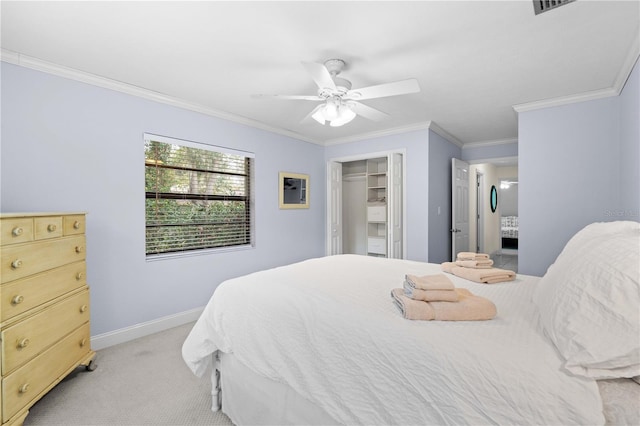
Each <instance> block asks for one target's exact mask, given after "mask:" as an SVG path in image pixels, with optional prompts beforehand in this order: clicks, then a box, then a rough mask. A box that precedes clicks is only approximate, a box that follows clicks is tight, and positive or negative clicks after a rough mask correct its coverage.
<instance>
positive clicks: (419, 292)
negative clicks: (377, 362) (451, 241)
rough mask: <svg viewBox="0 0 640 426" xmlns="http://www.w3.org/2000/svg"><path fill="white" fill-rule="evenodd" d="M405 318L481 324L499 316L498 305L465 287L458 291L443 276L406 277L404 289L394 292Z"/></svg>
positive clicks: (392, 293)
mask: <svg viewBox="0 0 640 426" xmlns="http://www.w3.org/2000/svg"><path fill="white" fill-rule="evenodd" d="M391 298H392V300H393V302H394V303H395V304H396V306H397V307H398V309H400V312H401V313H402V316H403V317H405V318H406V319H410V320H427V321H429V320H436V321H478V320H490V319H492V318H493V317H495V316H496V306H495V305H494V304H493V302H491V301H490V300H488V299H485V298H484V297H480V296H475V295H474V294H472V293H471V292H470V291H469V290H467V289H464V288H455V286H454V285H453V283H452V282H451V280H450V279H449V278H447V277H446V276H445V275H443V274H438V275H425V276H422V277H418V276H415V275H409V274H407V275H406V276H405V281H404V288H394V289H393V290H391Z"/></svg>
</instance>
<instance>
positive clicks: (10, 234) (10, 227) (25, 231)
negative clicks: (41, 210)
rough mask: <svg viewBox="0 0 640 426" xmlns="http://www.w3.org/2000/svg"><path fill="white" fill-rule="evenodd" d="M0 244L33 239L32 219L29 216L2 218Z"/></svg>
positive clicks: (0, 222)
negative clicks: (0, 242)
mask: <svg viewBox="0 0 640 426" xmlns="http://www.w3.org/2000/svg"><path fill="white" fill-rule="evenodd" d="M0 234H1V235H2V237H1V240H2V245H3V246H5V245H8V244H17V243H24V242H27V241H32V240H33V219H32V218H30V217H16V218H3V219H2V221H0Z"/></svg>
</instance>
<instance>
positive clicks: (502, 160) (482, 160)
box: [464, 155, 518, 167]
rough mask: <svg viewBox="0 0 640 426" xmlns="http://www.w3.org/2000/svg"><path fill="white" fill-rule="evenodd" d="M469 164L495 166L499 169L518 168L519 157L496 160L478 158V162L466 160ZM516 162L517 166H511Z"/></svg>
mask: <svg viewBox="0 0 640 426" xmlns="http://www.w3.org/2000/svg"><path fill="white" fill-rule="evenodd" d="M464 161H466V162H467V163H469V164H485V163H489V164H493V165H494V166H497V167H517V165H518V156H517V155H514V156H512V157H494V158H478V159H476V160H464ZM513 161H515V162H516V164H515V165H514V164H510V163H513ZM502 163H509V164H508V165H507V166H504V165H503V164H502Z"/></svg>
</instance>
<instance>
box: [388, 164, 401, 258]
mask: <svg viewBox="0 0 640 426" xmlns="http://www.w3.org/2000/svg"><path fill="white" fill-rule="evenodd" d="M388 164H389V165H390V166H389V188H390V191H389V203H388V205H389V231H390V232H389V257H391V258H395V259H403V258H404V253H403V252H402V246H403V241H402V234H403V223H402V222H403V220H402V219H403V214H402V205H403V200H402V179H403V176H404V173H403V172H402V154H396V153H393V154H391V155H390V156H389V158H388Z"/></svg>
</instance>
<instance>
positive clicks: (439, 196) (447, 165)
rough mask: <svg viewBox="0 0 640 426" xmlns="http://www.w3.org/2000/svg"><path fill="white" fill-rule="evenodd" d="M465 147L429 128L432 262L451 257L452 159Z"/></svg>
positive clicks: (430, 242) (457, 156)
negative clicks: (453, 142)
mask: <svg viewBox="0 0 640 426" xmlns="http://www.w3.org/2000/svg"><path fill="white" fill-rule="evenodd" d="M461 156H462V149H461V148H460V147H458V146H457V145H454V144H452V143H451V142H449V141H448V140H446V139H444V138H443V137H442V136H440V135H439V134H437V133H435V132H434V131H432V130H430V131H429V262H432V263H442V262H448V261H450V260H451V233H450V232H449V229H451V226H452V225H451V159H452V158H461Z"/></svg>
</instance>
